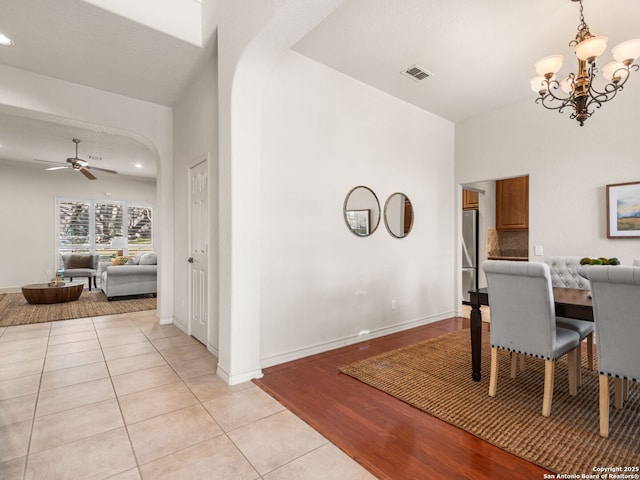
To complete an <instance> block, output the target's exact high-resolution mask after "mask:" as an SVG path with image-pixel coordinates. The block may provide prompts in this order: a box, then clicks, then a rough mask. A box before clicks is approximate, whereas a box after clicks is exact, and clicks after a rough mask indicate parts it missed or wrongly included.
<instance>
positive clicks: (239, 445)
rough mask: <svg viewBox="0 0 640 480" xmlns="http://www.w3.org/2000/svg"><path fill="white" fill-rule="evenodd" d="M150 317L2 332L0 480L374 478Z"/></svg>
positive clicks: (150, 314)
mask: <svg viewBox="0 0 640 480" xmlns="http://www.w3.org/2000/svg"><path fill="white" fill-rule="evenodd" d="M215 369H216V358H215V357H214V356H212V355H211V354H210V353H209V352H207V350H206V349H205V348H204V347H203V346H202V345H201V344H200V343H198V342H197V341H195V340H194V339H193V338H192V337H189V336H187V335H185V334H184V333H183V332H182V331H181V330H180V329H178V328H176V327H174V326H172V325H166V326H161V325H158V322H157V318H156V316H155V312H138V313H132V314H122V315H114V316H108V317H93V318H83V319H74V320H64V321H58V322H48V323H40V324H32V325H23V326H15V327H0V479H3V480H13V479H20V480H25V479H28V480H43V479H46V480H55V479H82V480H85V479H113V480H129V479H131V480H133V479H187V480H198V479H231V480H244V479H246V480H252V479H265V480H294V479H295V480H304V479H310V480H314V479H318V480H319V479H323V480H324V479H328V478H330V479H349V480H359V479H362V480H365V479H373V478H374V477H373V476H372V475H371V474H369V473H368V472H367V471H366V470H365V469H363V468H362V467H361V466H360V465H359V464H358V463H356V462H355V461H353V460H352V459H351V458H349V457H348V456H347V455H346V454H344V453H343V452H342V451H341V450H339V449H338V448H337V447H335V446H334V445H333V444H331V443H330V442H329V441H328V440H327V439H326V438H324V437H323V436H322V435H320V434H319V433H317V432H316V431H315V430H313V429H312V428H311V427H309V426H308V425H307V424H306V423H304V422H303V421H302V420H300V419H299V418H297V417H296V416H295V415H293V414H292V413H291V412H290V411H288V410H287V409H286V408H284V407H283V406H282V405H281V404H279V403H278V402H277V401H276V400H274V399H273V398H272V397H270V396H269V395H267V394H266V393H265V392H263V391H262V390H261V389H259V388H258V387H256V386H255V385H254V384H253V383H251V382H247V383H244V384H241V385H237V386H233V387H230V386H228V385H226V384H225V383H224V382H223V381H222V380H221V379H220V378H219V377H217V376H216V375H215Z"/></svg>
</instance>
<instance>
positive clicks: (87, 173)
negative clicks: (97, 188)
mask: <svg viewBox="0 0 640 480" xmlns="http://www.w3.org/2000/svg"><path fill="white" fill-rule="evenodd" d="M77 170H78V171H79V172H80V173H81V174H83V175H84V176H85V177H87V178H88V179H89V180H97V179H98V177H96V176H95V175H94V174H93V173H91V172H90V171H89V170H87V169H86V168H84V167H80V168H78V169H77Z"/></svg>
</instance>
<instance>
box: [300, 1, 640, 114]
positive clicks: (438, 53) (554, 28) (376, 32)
mask: <svg viewBox="0 0 640 480" xmlns="http://www.w3.org/2000/svg"><path fill="white" fill-rule="evenodd" d="M583 3H584V14H585V19H586V22H587V24H588V25H589V26H590V28H591V31H592V33H593V34H596V35H605V36H608V37H609V47H612V46H614V45H616V44H617V43H619V42H621V41H623V40H628V39H630V38H640V1H639V0H616V1H614V2H612V1H611V0H584V2H583ZM578 23H579V4H578V3H576V2H572V1H570V0H527V1H523V0H517V1H516V0H347V1H346V2H345V3H344V4H342V6H340V7H339V8H338V9H337V10H336V11H335V12H333V13H332V14H331V15H330V16H329V17H328V18H327V19H326V20H325V21H324V22H322V23H321V24H320V25H318V26H317V27H316V28H315V29H314V30H313V31H312V32H310V33H309V34H308V35H307V36H306V37H304V38H303V39H302V40H301V41H300V42H298V44H297V45H296V46H295V47H294V50H296V51H298V52H299V53H302V54H304V55H306V56H308V57H310V58H312V59H314V60H317V61H318V62H321V63H323V64H325V65H328V66H329V67H331V68H333V69H335V70H338V71H340V72H342V73H345V74H346V75H349V76H351V77H353V78H356V79H358V80H360V81H362V82H364V83H367V84H370V85H372V86H374V87H376V88H378V89H380V90H382V91H385V92H387V93H389V94H391V95H394V96H396V97H399V98H401V99H404V100H406V101H407V102H410V103H413V104H415V105H417V106H419V107H421V108H423V109H425V110H428V111H430V112H433V113H435V114H436V115H439V116H441V117H443V118H446V119H448V120H451V121H453V122H458V121H461V120H464V119H466V118H469V117H472V116H475V115H479V114H482V113H483V112H487V111H491V110H494V109H497V108H500V107H504V106H507V105H510V104H514V103H517V102H521V101H526V100H531V101H532V102H533V101H534V100H535V94H534V93H533V92H532V91H531V89H530V88H529V80H530V78H531V77H533V76H534V75H535V73H534V71H533V63H534V62H535V61H536V60H538V59H539V58H541V57H543V56H546V55H550V54H554V53H559V54H562V55H564V56H565V67H564V68H563V71H564V72H565V74H566V73H569V72H570V71H575V70H576V66H577V65H576V61H575V56H574V55H573V52H572V50H571V49H570V47H569V46H568V43H569V41H570V40H572V39H573V38H574V36H575V34H576V31H577V26H578ZM609 50H610V48H609ZM603 58H604V59H605V60H604V62H605V63H606V62H608V61H610V60H612V58H611V54H610V53H609V52H606V53H605V54H604V55H603ZM413 64H418V65H420V66H422V67H423V68H425V69H426V70H429V71H430V72H432V73H433V74H434V76H433V77H430V78H427V79H425V80H423V81H421V82H416V81H414V80H412V79H409V78H406V77H404V76H402V75H400V73H399V72H401V71H402V70H404V69H405V68H407V67H409V66H411V65H413ZM602 65H604V63H602ZM629 81H630V82H631V81H636V82H637V81H640V78H635V79H634V78H631V79H630V80H629Z"/></svg>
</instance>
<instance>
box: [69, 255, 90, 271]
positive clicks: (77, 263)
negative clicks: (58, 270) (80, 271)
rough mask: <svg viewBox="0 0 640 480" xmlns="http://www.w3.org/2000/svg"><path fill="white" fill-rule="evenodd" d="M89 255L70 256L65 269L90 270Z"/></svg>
mask: <svg viewBox="0 0 640 480" xmlns="http://www.w3.org/2000/svg"><path fill="white" fill-rule="evenodd" d="M92 260H93V258H92V257H91V255H80V254H78V255H70V256H69V259H68V260H67V266H66V268H91V262H92Z"/></svg>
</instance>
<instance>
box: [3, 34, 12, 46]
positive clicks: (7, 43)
mask: <svg viewBox="0 0 640 480" xmlns="http://www.w3.org/2000/svg"><path fill="white" fill-rule="evenodd" d="M0 45H5V46H7V47H9V46H11V45H13V40H11V39H10V38H9V37H7V36H6V35H5V34H4V33H0Z"/></svg>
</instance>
